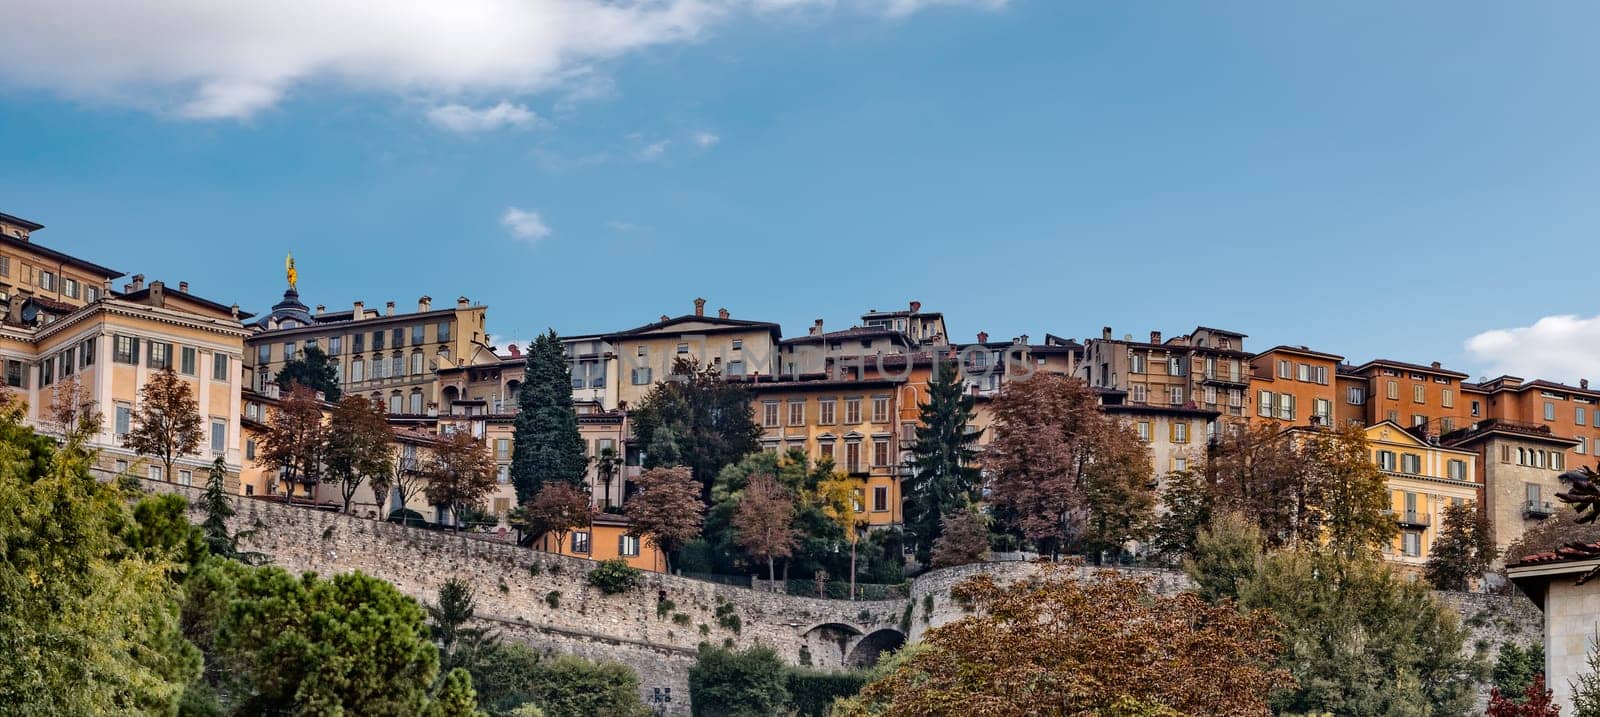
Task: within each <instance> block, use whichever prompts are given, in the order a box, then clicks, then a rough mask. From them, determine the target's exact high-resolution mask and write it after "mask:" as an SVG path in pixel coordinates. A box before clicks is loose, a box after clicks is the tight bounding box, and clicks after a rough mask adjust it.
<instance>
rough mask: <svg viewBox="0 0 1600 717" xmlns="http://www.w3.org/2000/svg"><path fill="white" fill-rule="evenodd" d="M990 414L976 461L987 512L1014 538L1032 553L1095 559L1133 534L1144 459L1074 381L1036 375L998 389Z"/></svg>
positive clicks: (1142, 518)
mask: <svg viewBox="0 0 1600 717" xmlns="http://www.w3.org/2000/svg"><path fill="white" fill-rule="evenodd" d="M994 413H995V438H994V441H993V442H992V443H991V444H990V445H989V448H988V450H987V451H986V452H985V455H984V462H985V464H986V466H987V467H988V468H989V469H990V471H991V473H992V475H993V500H994V503H995V505H996V506H997V507H998V508H1000V509H1001V510H1002V511H1003V515H1005V516H1006V517H1007V519H1008V520H1009V521H1010V522H1011V523H1012V527H1014V528H1016V529H1018V530H1020V532H1021V533H1022V535H1023V537H1025V538H1026V539H1028V540H1030V541H1032V542H1033V543H1035V544H1036V545H1038V546H1039V548H1040V550H1041V551H1042V552H1049V553H1058V552H1059V551H1061V550H1062V549H1063V548H1067V547H1077V548H1081V549H1085V550H1088V551H1091V552H1095V553H1098V551H1100V550H1105V549H1117V548H1120V547H1121V542H1120V541H1121V540H1124V539H1126V538H1131V537H1134V536H1135V535H1136V534H1137V533H1138V532H1139V531H1138V530H1136V527H1137V526H1140V525H1143V524H1144V523H1145V522H1146V521H1147V520H1148V517H1149V514H1150V513H1151V511H1152V510H1153V509H1154V496H1153V495H1152V491H1151V488H1150V487H1149V475H1148V470H1149V457H1148V454H1147V453H1146V451H1145V449H1144V447H1143V445H1142V444H1141V443H1139V442H1138V438H1137V436H1134V435H1133V433H1132V429H1130V428H1129V427H1128V426H1125V425H1123V424H1121V423H1120V422H1118V421H1117V420H1116V419H1114V418H1111V417H1108V416H1106V415H1105V414H1104V413H1102V412H1101V411H1100V409H1099V406H1098V403H1097V401H1096V399H1095V397H1094V395H1093V394H1092V393H1091V392H1090V391H1089V389H1088V387H1087V386H1086V385H1084V383H1083V382H1082V381H1081V380H1078V379H1075V378H1069V377H1065V376H1057V375H1052V374H1040V375H1035V376H1033V377H1032V378H1029V379H1028V380H1027V381H1017V382H1013V383H1010V384H1007V385H1006V386H1005V387H1004V388H1002V389H1001V391H1000V395H999V396H998V397H997V398H996V399H995V401H994Z"/></svg>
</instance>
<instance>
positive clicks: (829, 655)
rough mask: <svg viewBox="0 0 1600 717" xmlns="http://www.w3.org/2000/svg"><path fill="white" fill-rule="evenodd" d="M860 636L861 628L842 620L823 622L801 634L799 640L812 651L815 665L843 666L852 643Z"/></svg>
mask: <svg viewBox="0 0 1600 717" xmlns="http://www.w3.org/2000/svg"><path fill="white" fill-rule="evenodd" d="M860 638H861V629H860V628H858V627H856V626H854V625H849V624H846V623H842V622H825V623H822V624H820V625H817V626H815V627H812V628H811V629H809V630H806V631H805V632H804V633H802V634H801V640H802V641H803V644H804V645H806V646H807V647H808V648H809V649H810V650H811V653H812V659H813V660H815V662H814V663H813V665H815V666H817V667H831V666H843V665H845V664H847V663H846V662H845V659H846V658H847V657H849V655H850V648H851V646H852V645H853V643H854V642H855V641H856V640H858V639H860Z"/></svg>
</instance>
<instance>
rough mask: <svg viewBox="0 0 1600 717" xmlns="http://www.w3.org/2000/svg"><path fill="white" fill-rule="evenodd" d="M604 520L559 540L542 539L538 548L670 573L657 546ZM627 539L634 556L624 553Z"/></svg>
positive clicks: (569, 533)
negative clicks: (629, 534)
mask: <svg viewBox="0 0 1600 717" xmlns="http://www.w3.org/2000/svg"><path fill="white" fill-rule="evenodd" d="M603 520H604V519H603V518H600V519H596V520H595V522H594V524H593V525H590V526H589V527H588V528H585V529H582V530H574V531H570V532H568V533H567V534H566V535H563V536H560V539H559V540H558V539H557V536H556V535H554V534H551V535H546V536H544V537H543V538H540V539H539V541H538V548H539V550H542V551H544V552H547V553H553V554H555V555H565V556H567V557H572V558H583V559H585V560H615V559H617V558H621V559H622V560H623V561H624V562H626V563H627V564H628V565H631V566H633V567H635V568H638V569H640V570H649V571H651V572H657V573H664V572H666V570H667V561H666V558H665V557H663V556H662V554H661V550H660V549H659V548H657V547H656V546H655V544H654V543H651V542H650V541H649V540H647V539H646V540H641V539H636V538H626V536H627V533H628V526H626V525H622V524H614V523H608V522H602V521H603ZM625 539H626V540H628V541H629V542H630V547H632V548H634V550H635V552H634V553H633V554H624V553H623V552H622V548H623V547H624V546H623V542H624V540H625ZM585 543H587V546H588V549H587V550H584V551H580V550H578V548H582V547H584V544H585Z"/></svg>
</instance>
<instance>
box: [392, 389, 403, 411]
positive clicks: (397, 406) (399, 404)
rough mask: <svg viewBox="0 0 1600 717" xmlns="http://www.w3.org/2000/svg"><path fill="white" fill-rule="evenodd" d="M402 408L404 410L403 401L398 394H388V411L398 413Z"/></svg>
mask: <svg viewBox="0 0 1600 717" xmlns="http://www.w3.org/2000/svg"><path fill="white" fill-rule="evenodd" d="M403 410H405V402H404V401H402V400H401V399H400V394H398V393H391V394H389V412H390V413H399V412H401V411H403Z"/></svg>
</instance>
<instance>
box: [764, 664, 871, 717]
mask: <svg viewBox="0 0 1600 717" xmlns="http://www.w3.org/2000/svg"><path fill="white" fill-rule="evenodd" d="M784 679H785V684H784V687H785V689H787V690H788V691H789V707H790V708H791V709H793V710H794V711H795V714H796V715H798V716H799V717H827V714H828V710H829V708H830V707H831V706H832V705H833V701H834V700H835V699H838V698H840V697H853V696H855V694H856V693H857V692H860V691H861V688H862V687H865V686H866V684H867V675H866V673H865V672H819V671H816V670H797V669H790V670H789V671H788V672H787V673H786V674H785V675H784Z"/></svg>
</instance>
